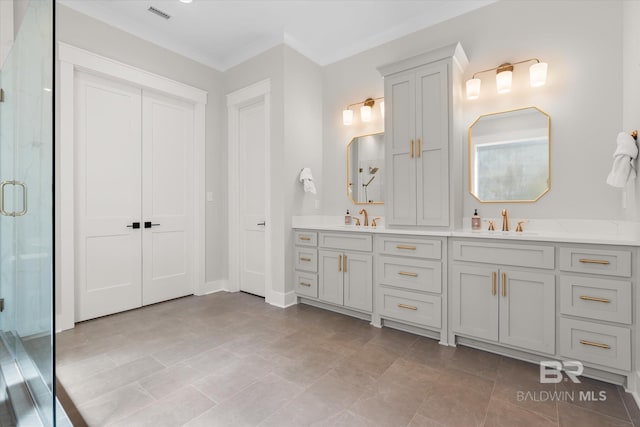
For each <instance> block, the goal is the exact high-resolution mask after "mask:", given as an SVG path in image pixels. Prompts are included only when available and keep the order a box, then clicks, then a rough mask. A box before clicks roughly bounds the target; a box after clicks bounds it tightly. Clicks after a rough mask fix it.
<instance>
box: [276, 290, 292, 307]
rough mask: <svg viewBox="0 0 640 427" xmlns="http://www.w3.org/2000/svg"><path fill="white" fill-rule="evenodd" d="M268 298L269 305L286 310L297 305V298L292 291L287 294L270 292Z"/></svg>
mask: <svg viewBox="0 0 640 427" xmlns="http://www.w3.org/2000/svg"><path fill="white" fill-rule="evenodd" d="M270 296H271V298H269V304H271V305H275V306H276V307H280V308H287V307H291V306H292V305H296V304H297V303H298V298H297V297H296V293H295V292H294V291H289V292H287V293H283V292H276V291H271V295H270Z"/></svg>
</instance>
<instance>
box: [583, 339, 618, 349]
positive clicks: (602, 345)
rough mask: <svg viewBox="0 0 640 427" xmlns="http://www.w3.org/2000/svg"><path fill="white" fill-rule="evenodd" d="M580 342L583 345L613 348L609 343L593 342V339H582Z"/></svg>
mask: <svg viewBox="0 0 640 427" xmlns="http://www.w3.org/2000/svg"><path fill="white" fill-rule="evenodd" d="M580 344H582V345H590V346H591V347H598V348H605V349H610V348H611V347H609V346H608V345H607V344H601V343H599V342H593V341H587V340H580Z"/></svg>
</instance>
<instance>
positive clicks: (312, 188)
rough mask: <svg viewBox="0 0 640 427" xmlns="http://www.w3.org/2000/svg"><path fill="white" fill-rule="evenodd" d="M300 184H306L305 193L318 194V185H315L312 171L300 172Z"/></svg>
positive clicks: (306, 169)
mask: <svg viewBox="0 0 640 427" xmlns="http://www.w3.org/2000/svg"><path fill="white" fill-rule="evenodd" d="M300 182H302V183H303V184H304V192H305V193H312V194H316V185H315V184H314V183H313V175H312V174H311V169H309V168H304V169H302V170H301V171H300Z"/></svg>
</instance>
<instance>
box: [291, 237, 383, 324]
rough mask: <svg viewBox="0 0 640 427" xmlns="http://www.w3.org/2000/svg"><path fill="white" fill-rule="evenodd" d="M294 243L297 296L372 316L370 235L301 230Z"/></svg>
mask: <svg viewBox="0 0 640 427" xmlns="http://www.w3.org/2000/svg"><path fill="white" fill-rule="evenodd" d="M295 239H296V247H295V256H296V259H295V266H296V267H295V268H296V271H295V284H294V288H295V291H296V294H297V295H298V296H299V297H302V298H308V299H311V300H312V301H319V302H321V303H328V304H330V305H332V306H336V307H344V308H346V309H349V310H355V311H357V312H360V313H367V314H368V315H370V314H371V312H372V311H373V254H372V252H371V251H372V241H373V239H372V237H371V235H370V234H368V233H349V232H345V233H342V232H318V233H316V232H308V231H304V230H302V231H296V233H295ZM306 260H311V261H306ZM316 260H317V261H316ZM316 273H317V274H316ZM351 314H353V313H351Z"/></svg>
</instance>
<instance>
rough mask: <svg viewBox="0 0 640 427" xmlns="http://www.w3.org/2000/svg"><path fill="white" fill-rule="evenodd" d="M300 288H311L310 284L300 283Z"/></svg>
mask: <svg viewBox="0 0 640 427" xmlns="http://www.w3.org/2000/svg"><path fill="white" fill-rule="evenodd" d="M300 286H306V287H308V288H310V287H311V283H305V282H300Z"/></svg>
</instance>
